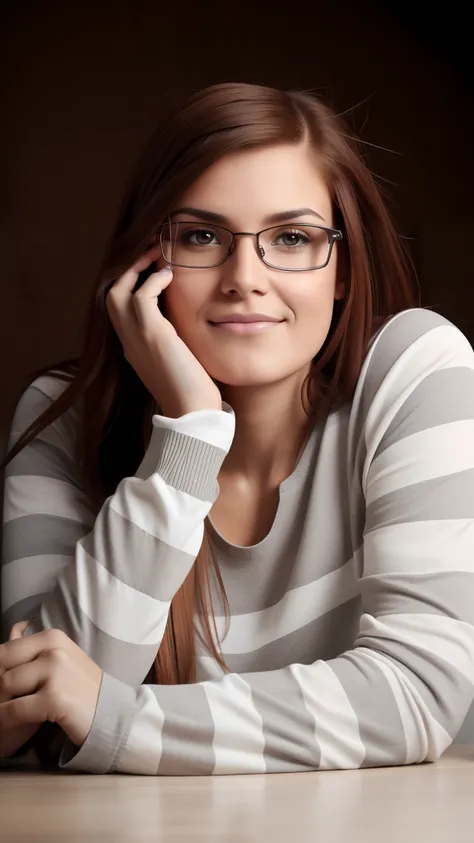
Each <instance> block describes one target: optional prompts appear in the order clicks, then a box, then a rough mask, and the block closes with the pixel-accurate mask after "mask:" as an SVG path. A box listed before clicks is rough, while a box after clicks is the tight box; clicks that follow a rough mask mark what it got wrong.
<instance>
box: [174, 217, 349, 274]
mask: <svg viewBox="0 0 474 843" xmlns="http://www.w3.org/2000/svg"><path fill="white" fill-rule="evenodd" d="M199 222H200V221H199V220H170V221H168V222H164V223H162V225H161V226H160V228H159V232H160V247H161V253H162V255H163V260H164V261H165V263H167V264H168V265H169V266H180V267H182V268H183V269H215V267H216V266H222V264H223V263H225V262H226V260H227V259H228V258H229V257H230V256H231V255H232V254H233V252H234V249H235V238H236V237H242V236H244V237H255V238H256V247H257V249H256V251H257V255H258V257H259V258H260V260H261V261H262V263H264V264H265V266H268V267H269V268H270V269H277V270H278V271H279V272H313V271H314V270H317V269H324V267H326V266H327V265H328V263H329V261H330V260H331V255H332V250H333V248H334V243H336V242H337V241H340V240H343V238H344V235H343V233H342V231H340V230H339V229H338V228H329V227H328V226H326V225H316V224H314V223H309V222H308V223H306V222H304V223H294V226H295V228H303V229H304V228H318V229H319V230H320V231H325V232H326V234H327V237H328V256H327V260H326V263H323V264H320V266H307V267H305V268H304V269H286V268H284V267H282V266H275V264H273V263H269V261H267V260H265V258H264V254H265V251H264V249H263V246H261V245H260V235H261V234H264V233H265V232H266V231H271V230H272V229H274V228H281V227H282V226H283V225H284V224H283V223H281V224H280V225H269V226H268V227H267V228H262V229H261V231H231V230H230V228H226V227H225V226H224V225H215V224H214V223H208V225H209V228H210V229H212V228H217V229H220V230H221V231H226V232H227V233H228V234H230V235H232V240H231V243H230V246H229V249H228V251H227V254H226V256H225V258H223V259H222V260H221V261H219V263H213V264H210V265H209V266H191V265H189V264H185V263H173V262H172V261H169V260H167V259H166V258H165V254H164V249H163V232H164V230H165V228H166V226H169V225H170V224H171V225H179V224H180V223H183V224H185V225H190V224H194V223H196V226H198V225H199ZM289 224H291V223H289ZM202 225H203V227H205V225H206V223H205V222H203V223H202ZM262 253H263V254H262Z"/></svg>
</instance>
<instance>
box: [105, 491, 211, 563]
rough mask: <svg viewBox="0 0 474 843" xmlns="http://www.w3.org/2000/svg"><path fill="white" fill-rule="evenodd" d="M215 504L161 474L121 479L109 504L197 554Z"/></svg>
mask: <svg viewBox="0 0 474 843" xmlns="http://www.w3.org/2000/svg"><path fill="white" fill-rule="evenodd" d="M211 506H212V504H211V503H210V502H208V501H200V500H198V499H197V498H195V497H193V496H192V495H188V494H187V493H186V492H181V491H179V490H178V489H173V488H172V487H171V486H168V485H167V484H166V483H165V482H164V480H163V479H162V478H161V477H160V476H159V475H158V474H153V475H151V477H150V478H149V479H148V480H138V479H136V478H134V477H127V478H125V480H122V481H121V483H120V484H119V487H118V488H117V491H116V493H115V495H114V497H113V498H111V500H110V507H111V509H113V510H114V512H117V513H118V514H119V515H121V516H122V518H125V519H126V520H127V521H130V522H131V523H132V524H136V526H137V527H140V529H142V530H144V531H145V533H149V535H151V536H155V538H158V539H161V541H163V542H165V544H167V545H169V546H170V547H173V548H175V549H176V550H182V551H183V552H184V553H189V554H190V555H192V556H197V554H198V552H199V549H200V547H201V544H202V538H203V534H204V519H205V517H206V515H207V514H208V512H209V510H210V508H211Z"/></svg>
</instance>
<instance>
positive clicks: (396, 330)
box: [360, 308, 451, 420]
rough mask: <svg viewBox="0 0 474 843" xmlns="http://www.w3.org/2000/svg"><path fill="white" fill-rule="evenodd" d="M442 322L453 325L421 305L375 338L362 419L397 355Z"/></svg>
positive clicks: (362, 399)
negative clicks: (375, 345)
mask: <svg viewBox="0 0 474 843" xmlns="http://www.w3.org/2000/svg"><path fill="white" fill-rule="evenodd" d="M441 325H448V326H451V323H450V322H448V320H447V319H445V318H444V316H440V314H439V313H434V312H433V311H432V310H423V309H422V308H414V309H413V310H411V311H409V312H407V313H403V314H401V315H399V316H396V317H395V318H394V319H392V320H391V321H390V322H389V323H388V324H387V326H386V327H385V328H384V330H383V332H382V333H381V335H380V337H379V338H377V340H376V342H377V349H376V351H375V352H374V353H373V355H372V358H371V360H370V363H369V366H368V370H367V376H366V378H365V380H364V388H363V394H362V396H361V407H360V414H361V418H362V419H363V420H365V418H366V416H367V413H368V410H369V407H370V405H371V404H372V402H373V400H374V398H375V396H376V394H377V392H378V390H379V389H380V386H381V385H382V382H383V380H384V379H385V377H386V376H387V374H388V373H389V371H390V369H391V368H392V366H393V365H394V363H395V362H396V361H397V360H398V358H399V357H400V356H401V355H402V354H403V352H404V351H406V350H407V348H409V346H410V345H412V343H414V342H416V340H417V339H419V338H420V337H422V336H423V334H427V333H428V332H429V331H432V330H433V329H435V328H439V327H440V326H441Z"/></svg>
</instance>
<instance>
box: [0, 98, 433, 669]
mask: <svg viewBox="0 0 474 843" xmlns="http://www.w3.org/2000/svg"><path fill="white" fill-rule="evenodd" d="M304 142H308V143H310V144H311V145H312V147H313V148H314V149H315V151H316V153H317V154H318V156H319V158H320V160H321V161H322V163H323V165H324V170H325V173H326V178H327V184H328V188H329V190H330V192H331V195H332V201H333V204H334V210H335V214H336V225H337V226H338V227H339V228H341V229H342V230H343V232H344V241H343V246H342V250H343V252H342V254H341V252H340V256H341V259H342V265H343V266H344V275H345V278H344V280H345V296H344V300H343V301H342V302H340V303H339V302H336V304H335V310H334V317H333V320H332V324H331V328H330V331H329V334H328V337H327V339H326V342H325V343H324V346H323V348H322V349H321V352H320V353H319V354H318V356H317V357H316V358H315V360H314V362H313V365H312V370H311V374H310V377H309V380H308V382H307V384H306V386H307V387H308V389H307V393H306V397H307V399H308V402H307V403H308V407H309V410H308V413H313V412H314V413H315V412H316V410H317V409H318V408H319V409H320V408H321V406H322V402H324V405H325V406H326V408H327V410H331V409H334V408H336V407H338V406H340V405H341V404H343V403H344V402H346V401H347V400H349V399H350V398H351V396H352V393H353V391H354V388H355V385H356V382H357V379H358V377H359V373H360V369H361V366H362V362H363V358H364V354H365V351H366V348H367V344H368V342H369V340H370V338H371V336H372V334H373V332H374V329H375V328H376V327H377V326H378V325H380V324H382V323H383V322H384V321H385V320H386V319H387V318H388V317H389V316H390V315H392V314H395V313H397V312H399V311H400V310H404V309H406V308H409V307H412V306H414V305H416V304H417V301H416V295H415V292H414V290H415V287H414V284H413V277H412V272H411V265H410V262H409V260H408V259H407V257H406V254H405V251H404V249H403V247H402V245H401V241H400V238H399V237H398V235H397V233H396V231H395V229H394V226H393V223H392V222H391V220H390V218H389V215H388V213H387V211H386V208H385V206H384V202H383V200H382V198H381V195H380V193H379V191H378V189H377V186H376V184H375V182H374V180H373V178H372V176H371V174H370V172H369V170H368V168H367V167H366V165H365V163H364V161H363V158H362V156H361V155H360V153H359V144H358V141H356V140H355V139H354V138H352V137H351V135H350V132H349V130H348V128H347V127H346V125H345V123H344V122H343V121H342V120H341V119H340V118H339V117H338V116H337V115H336V114H335V113H334V112H333V111H332V110H331V109H329V108H328V107H327V106H326V105H324V104H323V103H322V102H320V101H319V100H318V99H317V98H315V97H314V96H312V95H310V94H308V93H302V92H283V91H279V90H275V89H273V88H268V87H262V86H258V85H248V84H231V83H226V84H221V85H215V86H212V87H210V88H207V89H205V90H203V91H201V92H199V93H197V94H195V95H193V96H192V97H191V98H190V99H189V100H188V101H187V102H186V103H185V104H184V105H181V104H180V105H179V106H178V107H177V108H176V110H175V111H174V112H173V113H172V114H168V115H167V116H166V119H165V120H163V122H162V124H161V125H160V127H159V128H158V130H157V131H156V132H155V133H154V135H153V136H152V138H151V139H150V141H149V143H148V146H147V147H146V149H145V151H144V153H143V155H142V158H141V160H140V161H139V164H138V166H137V169H136V172H135V175H134V177H133V179H132V181H131V184H130V186H129V189H128V191H127V193H126V196H125V198H124V201H123V204H122V207H121V209H120V212H119V215H118V219H117V222H116V225H115V230H114V231H113V234H112V236H111V239H110V242H109V244H108V247H107V249H106V254H105V257H104V260H103V262H102V266H101V268H100V271H99V273H98V276H97V278H96V281H95V285H94V292H93V295H92V298H91V302H90V306H89V309H88V313H87V317H86V321H85V324H84V336H83V348H82V352H81V354H80V356H79V357H78V358H76V359H74V360H67V361H62V363H60V364H59V365H58V366H56V367H54V368H55V369H57V370H58V372H57V374H56V376H57V377H62V378H63V379H64V380H65V381H66V386H65V389H64V391H63V392H62V394H61V395H60V396H59V397H58V398H57V399H56V400H55V401H54V403H53V404H52V406H51V407H49V408H48V410H46V411H45V412H44V413H42V415H41V416H40V417H39V418H38V419H37V420H36V421H35V422H34V423H33V424H32V425H30V427H29V428H28V429H27V430H26V431H25V432H24V433H23V434H22V435H21V436H20V438H19V440H18V441H17V442H16V444H15V445H14V447H13V448H11V450H10V451H9V453H8V454H7V457H6V459H5V463H4V465H6V464H7V463H8V462H9V461H10V460H11V459H12V458H13V457H14V456H15V455H16V454H18V452H19V451H20V450H21V449H22V448H24V447H25V445H27V444H28V442H30V441H31V440H32V439H33V438H34V437H36V436H37V435H38V434H39V433H40V432H41V431H42V430H43V429H44V428H45V427H47V426H48V425H49V424H51V423H52V422H53V421H54V420H55V419H56V418H58V417H59V416H60V415H61V414H63V413H64V412H65V411H66V410H68V408H69V407H71V405H73V404H75V402H78V401H81V414H82V415H81V418H82V426H81V430H80V442H79V453H78V459H79V461H80V465H81V468H82V473H83V483H84V488H85V490H86V491H87V493H88V494H89V497H90V500H91V502H92V505H93V507H94V509H95V511H96V512H98V511H99V509H100V507H101V506H102V504H103V503H104V501H105V499H106V498H107V497H108V496H109V495H111V494H113V493H114V491H115V489H116V486H117V484H118V483H119V482H120V480H122V479H123V478H124V477H128V476H132V475H133V474H134V473H135V471H136V470H137V468H138V465H139V463H140V462H141V459H142V457H143V455H144V452H145V449H146V446H147V442H148V438H149V435H150V432H151V415H152V412H153V399H152V398H151V396H150V395H149V393H148V392H147V390H146V389H145V387H144V386H143V384H142V382H141V381H140V379H139V378H138V376H137V375H136V374H135V372H134V371H133V369H132V368H131V367H130V366H129V365H128V363H127V362H126V361H125V359H124V356H123V352H122V346H121V344H120V341H119V340H118V337H117V335H116V334H115V332H114V330H113V327H112V325H111V322H110V320H109V317H108V314H107V310H106V306H105V297H106V294H107V292H108V290H109V288H110V286H111V284H112V283H113V281H114V280H115V279H116V278H117V277H118V276H119V275H121V274H122V273H123V272H124V271H125V270H126V269H127V268H128V267H129V266H130V265H131V264H132V263H133V262H134V261H135V260H136V259H137V258H138V257H139V256H140V254H142V253H143V252H144V251H145V250H146V248H147V246H148V245H149V243H150V241H151V240H152V237H153V235H154V234H155V232H156V229H157V227H158V225H159V224H160V223H161V222H163V221H164V220H165V219H166V216H167V214H168V213H169V211H170V209H171V206H172V203H173V202H174V201H175V200H176V199H178V198H179V196H180V195H181V194H182V193H183V192H184V191H185V190H186V189H187V188H188V187H189V186H190V185H191V184H192V183H193V182H194V181H195V180H196V179H197V178H198V177H199V176H200V175H201V174H202V173H203V172H204V171H205V170H206V169H207V168H208V167H210V166H211V165H212V164H213V163H214V162H215V161H218V160H219V159H220V158H221V157H222V156H224V155H226V154H228V153H231V152H234V151H237V150H242V149H249V148H252V147H253V148H256V147H264V146H269V145H274V144H282V143H286V144H301V143H304ZM49 368H50V367H48V369H49ZM45 371H47V370H42V371H41V372H35V373H34V375H32V378H36V377H38V376H39V375H40V374H42V373H44V372H45ZM206 526H207V525H206ZM204 535H205V538H204V542H203V546H202V547H201V550H200V552H199V554H198V557H197V559H196V562H195V564H194V566H193V567H192V569H191V572H190V573H189V575H188V577H187V578H186V580H185V582H184V583H183V585H182V586H181V588H180V589H179V591H178V592H177V594H176V595H175V597H174V598H173V600H172V603H171V609H170V614H169V619H168V624H167V626H166V631H165V635H164V638H163V641H162V644H161V646H160V649H159V652H158V654H157V657H156V661H155V664H154V674H155V675H154V677H153V678H154V679H155V681H157V682H159V683H161V684H175V683H187V682H193V681H195V653H194V641H195V639H194V633H195V616H196V612H199V614H200V616H201V619H202V629H203V639H204V641H205V644H206V645H207V647H208V648H209V650H210V652H211V653H212V655H214V657H215V658H216V659H217V660H218V661H219V663H220V664H221V665H222V667H224V668H225V664H224V662H223V659H222V655H221V652H220V647H219V645H218V641H217V636H216V627H215V621H214V612H213V607H212V598H211V589H210V571H211V570H212V568H213V569H214V573H215V575H216V577H217V580H218V584H219V587H220V591H221V594H222V597H223V600H224V605H225V609H226V613H227V615H228V611H229V607H228V604H227V600H226V597H225V591H224V588H223V583H222V580H221V579H220V575H219V568H218V565H217V562H216V560H215V558H214V556H213V554H212V553H211V550H212V549H211V547H210V544H209V542H208V538H207V532H206V531H205V534H204ZM211 627H212V629H211Z"/></svg>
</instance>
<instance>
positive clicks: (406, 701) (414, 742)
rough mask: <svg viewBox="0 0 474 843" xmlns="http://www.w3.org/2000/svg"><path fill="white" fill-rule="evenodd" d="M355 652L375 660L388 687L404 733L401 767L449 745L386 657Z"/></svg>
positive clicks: (434, 755) (428, 757) (435, 755)
mask: <svg viewBox="0 0 474 843" xmlns="http://www.w3.org/2000/svg"><path fill="white" fill-rule="evenodd" d="M356 652H357V658H358V659H364V658H366V659H368V660H369V661H371V662H372V663H373V662H374V661H376V662H377V668H378V669H379V670H380V671H381V672H382V673H383V674H384V676H385V678H386V680H387V682H388V684H389V685H390V688H391V691H392V693H393V696H394V699H395V702H396V704H397V708H398V713H399V715H400V720H401V722H402V726H403V731H404V733H405V745H406V756H405V764H419V763H421V762H422V761H435V760H436V759H438V758H439V757H440V755H441V754H442V753H443V752H444V750H445V749H447V747H448V746H449V745H450V744H451V743H452V738H451V737H450V736H449V735H448V733H447V732H446V730H445V729H443V727H442V726H441V725H440V724H439V723H438V721H437V720H435V718H434V717H433V715H432V714H431V713H430V711H429V709H428V707H427V706H426V704H425V703H424V702H423V699H422V697H421V696H420V694H419V692H418V690H417V689H416V688H415V686H414V685H412V684H411V682H410V680H409V679H408V677H407V676H406V675H405V674H404V673H403V672H402V671H401V670H398V669H397V667H396V665H395V664H394V663H393V661H391V660H390V659H389V658H388V657H387V656H384V655H382V654H381V653H378V652H375V651H373V652H371V653H370V654H369V653H367V652H362V651H361V648H358V649H357V650H356Z"/></svg>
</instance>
